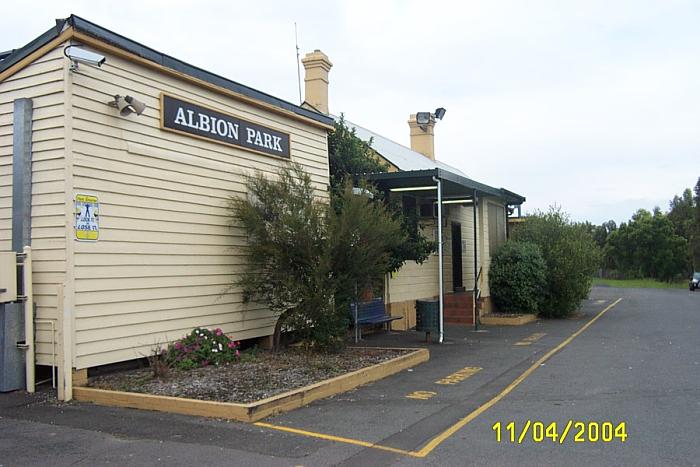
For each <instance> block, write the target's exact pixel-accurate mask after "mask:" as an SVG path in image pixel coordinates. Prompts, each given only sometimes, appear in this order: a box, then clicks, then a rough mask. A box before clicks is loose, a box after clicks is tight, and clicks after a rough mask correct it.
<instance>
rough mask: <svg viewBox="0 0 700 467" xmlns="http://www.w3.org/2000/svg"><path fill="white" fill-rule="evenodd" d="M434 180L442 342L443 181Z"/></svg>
mask: <svg viewBox="0 0 700 467" xmlns="http://www.w3.org/2000/svg"><path fill="white" fill-rule="evenodd" d="M433 181H434V182H435V183H437V206H438V208H437V209H438V269H439V273H438V282H439V284H440V285H439V287H440V303H439V306H440V338H439V339H438V342H440V343H441V344H442V342H443V340H444V338H445V330H444V318H443V313H444V301H445V287H444V273H445V272H444V271H443V266H442V182H441V181H440V179H439V178H437V177H433Z"/></svg>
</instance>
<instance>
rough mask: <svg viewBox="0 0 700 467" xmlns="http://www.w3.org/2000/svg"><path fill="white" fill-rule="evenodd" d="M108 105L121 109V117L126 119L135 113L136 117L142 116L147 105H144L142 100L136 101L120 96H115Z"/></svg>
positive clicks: (129, 97)
mask: <svg viewBox="0 0 700 467" xmlns="http://www.w3.org/2000/svg"><path fill="white" fill-rule="evenodd" d="M107 104H109V105H111V106H112V107H116V108H117V109H119V115H121V116H122V117H126V116H127V115H130V114H132V113H135V114H136V115H141V114H142V113H143V111H144V110H146V104H144V103H143V102H141V101H140V100H138V99H135V98H133V97H131V96H124V97H122V96H120V95H119V94H117V95H116V96H114V100H113V101H111V102H108V103H107Z"/></svg>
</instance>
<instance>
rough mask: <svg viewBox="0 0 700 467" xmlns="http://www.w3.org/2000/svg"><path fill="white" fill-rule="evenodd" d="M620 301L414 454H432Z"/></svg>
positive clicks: (419, 455) (418, 455) (596, 316)
mask: <svg viewBox="0 0 700 467" xmlns="http://www.w3.org/2000/svg"><path fill="white" fill-rule="evenodd" d="M620 301H622V298H618V299H617V300H615V302H613V303H612V304H610V305H609V306H608V307H607V308H605V309H604V310H603V311H601V312H600V313H598V314H597V315H595V316H594V317H593V319H591V320H590V321H589V322H587V323H586V324H584V325H583V326H582V327H581V329H579V330H578V331H576V332H575V333H573V334H572V335H570V336H569V337H567V338H566V339H565V340H564V341H563V342H562V343H561V344H559V345H558V346H556V347H554V348H553V349H552V350H550V351H549V352H547V353H546V354H544V355H543V356H542V357H541V358H540V359H539V360H537V361H536V362H535V363H533V364H532V366H530V368H528V369H527V370H525V372H524V373H523V374H521V375H520V376H518V377H517V378H516V379H515V381H513V382H512V383H510V384H509V385H508V386H507V387H506V388H505V389H504V390H503V391H501V392H500V393H499V394H498V395H496V396H495V397H494V398H493V399H491V400H490V401H488V402H486V403H485V404H483V405H482V406H480V407H478V408H477V409H476V410H474V411H473V412H472V413H470V414H469V415H467V416H466V417H464V418H462V419H461V420H460V421H458V422H457V423H455V424H454V425H452V426H451V427H449V428H448V429H446V430H445V431H443V432H442V433H440V434H439V435H437V436H436V437H435V438H433V439H431V440H430V441H429V442H428V444H426V445H425V446H423V448H422V449H421V450H420V451H416V452H413V453H412V454H413V455H415V456H416V457H425V456H427V455H428V454H430V453H431V452H432V451H433V450H434V449H435V448H436V447H438V446H439V445H440V444H442V443H443V442H444V441H445V440H447V439H448V438H449V437H450V436H452V435H453V434H455V433H456V432H457V431H459V430H460V429H461V428H463V427H464V426H466V425H467V424H468V423H469V422H471V421H472V420H474V419H475V418H476V417H478V416H479V415H481V414H482V413H484V412H486V411H487V410H488V409H490V408H491V407H493V406H494V405H495V404H496V403H497V402H499V401H500V400H501V399H503V398H504V397H506V396H507V395H508V394H510V393H511V392H512V391H513V389H515V388H516V387H518V386H519V385H520V383H522V382H523V381H525V378H527V377H528V376H530V375H531V374H532V373H533V372H534V371H535V370H536V369H537V368H539V367H540V365H542V364H543V363H544V362H546V361H547V360H549V359H550V358H551V357H552V356H553V355H554V354H555V353H557V352H559V351H560V350H561V349H563V348H564V347H566V346H567V345H569V344H570V343H571V341H572V340H574V339H576V338H577V337H578V336H579V335H580V334H581V333H582V332H583V331H585V330H586V329H588V328H589V327H590V326H591V325H592V324H593V323H595V322H596V321H598V319H600V317H601V316H603V315H604V314H605V313H607V312H608V310H610V309H611V308H612V307H614V306H615V305H617V304H618V303H620Z"/></svg>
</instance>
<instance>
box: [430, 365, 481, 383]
mask: <svg viewBox="0 0 700 467" xmlns="http://www.w3.org/2000/svg"><path fill="white" fill-rule="evenodd" d="M481 370H482V368H481V367H478V366H468V367H465V368H462V369H461V370H459V371H455V372H454V373H452V374H451V375H449V376H445V377H444V378H442V379H439V380H437V381H435V384H457V383H461V382H462V381H464V380H465V379H467V378H469V377H470V376H472V375H474V374H476V373H478V372H480V371H481Z"/></svg>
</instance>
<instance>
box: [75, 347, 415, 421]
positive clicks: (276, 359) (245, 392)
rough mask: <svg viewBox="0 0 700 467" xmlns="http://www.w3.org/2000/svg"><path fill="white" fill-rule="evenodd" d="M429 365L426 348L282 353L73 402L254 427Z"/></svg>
mask: <svg viewBox="0 0 700 467" xmlns="http://www.w3.org/2000/svg"><path fill="white" fill-rule="evenodd" d="M428 359H429V353H428V351H427V349H376V348H372V349H368V348H349V349H347V350H346V351H345V352H343V353H341V354H336V355H318V354H309V353H306V352H302V351H289V352H286V353H283V354H279V355H273V354H270V353H264V354H261V355H258V356H257V357H256V358H255V359H253V360H252V361H245V360H246V359H245V358H244V359H243V361H241V362H239V363H234V364H230V365H225V366H219V367H213V366H211V367H204V368H197V369H194V370H187V371H183V370H173V371H172V372H171V373H170V375H169V377H168V378H162V379H158V378H154V377H153V376H152V374H151V372H150V370H149V369H142V370H134V371H127V372H122V373H118V374H112V375H105V376H99V377H95V378H90V380H89V382H88V385H89V386H88V387H75V388H73V395H74V397H75V398H76V399H77V400H80V401H86V402H94V403H96V404H100V405H110V406H119V407H132V408H138V409H146V410H158V411H164V412H172V413H181V414H188V415H199V416H205V417H217V418H229V419H234V420H240V421H246V422H254V421H257V420H260V419H262V418H265V417H267V416H270V415H273V414H277V413H281V412H286V411H289V410H293V409H295V408H298V407H302V406H304V405H306V404H308V403H310V402H312V401H314V400H317V399H321V398H325V397H329V396H332V395H335V394H338V393H341V392H345V391H349V390H351V389H354V388H356V387H358V386H361V385H363V384H367V383H371V382H373V381H377V380H379V379H382V378H384V377H387V376H389V375H392V374H395V373H397V372H399V371H402V370H404V369H407V368H410V367H413V366H415V365H418V364H420V363H422V362H425V361H427V360H428Z"/></svg>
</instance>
